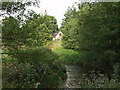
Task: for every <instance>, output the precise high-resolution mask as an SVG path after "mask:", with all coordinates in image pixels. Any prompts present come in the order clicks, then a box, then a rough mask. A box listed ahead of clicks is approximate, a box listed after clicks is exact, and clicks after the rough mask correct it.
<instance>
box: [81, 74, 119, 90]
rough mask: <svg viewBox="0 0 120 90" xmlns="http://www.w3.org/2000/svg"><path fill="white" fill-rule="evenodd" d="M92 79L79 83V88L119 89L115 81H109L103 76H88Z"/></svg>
mask: <svg viewBox="0 0 120 90" xmlns="http://www.w3.org/2000/svg"><path fill="white" fill-rule="evenodd" d="M89 76H90V77H91V78H92V79H90V78H86V79H84V81H82V82H79V85H80V87H81V88H120V86H119V82H117V81H116V79H111V80H110V81H109V79H108V78H107V76H105V75H104V74H101V73H99V74H98V75H95V74H93V73H91V74H90V75H89Z"/></svg>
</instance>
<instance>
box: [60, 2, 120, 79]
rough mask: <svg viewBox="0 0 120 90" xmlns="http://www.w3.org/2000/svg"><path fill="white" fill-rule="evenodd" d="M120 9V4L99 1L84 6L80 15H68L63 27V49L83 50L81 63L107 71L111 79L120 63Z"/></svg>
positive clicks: (80, 9) (80, 51)
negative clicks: (115, 65)
mask: <svg viewBox="0 0 120 90" xmlns="http://www.w3.org/2000/svg"><path fill="white" fill-rule="evenodd" d="M119 9H120V2H118V3H110V2H107V3H101V2H95V3H83V4H82V5H81V6H80V8H79V10H78V11H76V12H74V9H71V10H68V12H66V14H67V15H68V16H66V14H65V19H64V21H63V25H62V27H61V29H62V31H63V33H64V37H63V46H64V48H67V49H73V50H77V51H79V54H80V55H79V56H80V57H79V58H80V61H79V62H78V64H82V65H83V66H85V67H88V68H90V67H91V68H94V69H97V70H100V71H104V73H106V74H107V75H108V76H109V75H110V74H111V73H112V72H113V65H114V63H116V62H120V59H119V57H120V47H119V46H120V30H119V28H120V25H119V20H120V17H119V16H120V12H119ZM70 12H71V13H73V14H70V15H71V16H69V13H70ZM74 14H76V15H74ZM106 70H107V71H106ZM109 77H110V76H109Z"/></svg>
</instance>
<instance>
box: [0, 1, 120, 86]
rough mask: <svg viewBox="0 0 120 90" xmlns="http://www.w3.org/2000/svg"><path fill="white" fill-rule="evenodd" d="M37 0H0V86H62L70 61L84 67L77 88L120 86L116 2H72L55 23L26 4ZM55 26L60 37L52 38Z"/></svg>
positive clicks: (119, 11)
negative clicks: (30, 0) (0, 57)
mask: <svg viewBox="0 0 120 90" xmlns="http://www.w3.org/2000/svg"><path fill="white" fill-rule="evenodd" d="M39 3H40V2H38V1H36V2H2V10H1V11H0V12H1V14H0V17H3V19H2V20H1V21H0V22H2V24H1V26H2V31H1V33H2V45H1V48H2V54H1V55H2V87H3V88H68V87H66V86H65V82H66V79H67V75H66V69H65V65H75V66H80V67H82V68H85V69H86V70H87V72H86V73H85V74H86V77H85V79H84V80H83V81H80V87H81V88H120V2H83V3H78V5H77V7H78V8H76V7H74V6H72V7H69V8H68V9H67V11H66V13H65V14H64V16H65V18H64V19H63V20H62V23H61V27H60V28H58V25H57V19H56V18H55V17H54V16H50V15H48V14H47V13H44V14H37V13H36V12H35V11H33V10H26V7H27V6H35V7H38V4H39ZM39 8H40V7H39ZM56 31H62V32H63V38H62V40H61V41H60V40H56V41H52V38H53V33H54V32H56Z"/></svg>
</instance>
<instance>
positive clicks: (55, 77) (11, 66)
mask: <svg viewBox="0 0 120 90" xmlns="http://www.w3.org/2000/svg"><path fill="white" fill-rule="evenodd" d="M16 56H17V58H13V59H16V60H14V61H12V60H9V59H10V58H8V59H7V62H4V63H3V88H35V87H38V88H50V87H57V85H58V83H59V81H60V80H62V79H64V76H65V69H64V67H63V66H62V65H61V64H60V63H59V62H57V55H56V54H54V53H52V52H51V51H50V50H49V49H46V48H43V47H40V48H32V49H26V50H20V51H18V52H17V54H16ZM4 61H5V59H4Z"/></svg>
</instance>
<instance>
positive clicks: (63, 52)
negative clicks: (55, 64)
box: [53, 48, 80, 65]
mask: <svg viewBox="0 0 120 90" xmlns="http://www.w3.org/2000/svg"><path fill="white" fill-rule="evenodd" d="M53 52H54V53H56V54H57V55H58V57H59V59H58V60H59V62H60V63H61V64H64V65H66V64H75V65H77V64H79V63H78V62H80V59H79V53H78V52H76V51H74V50H69V49H63V48H58V49H56V50H54V51H53Z"/></svg>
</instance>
